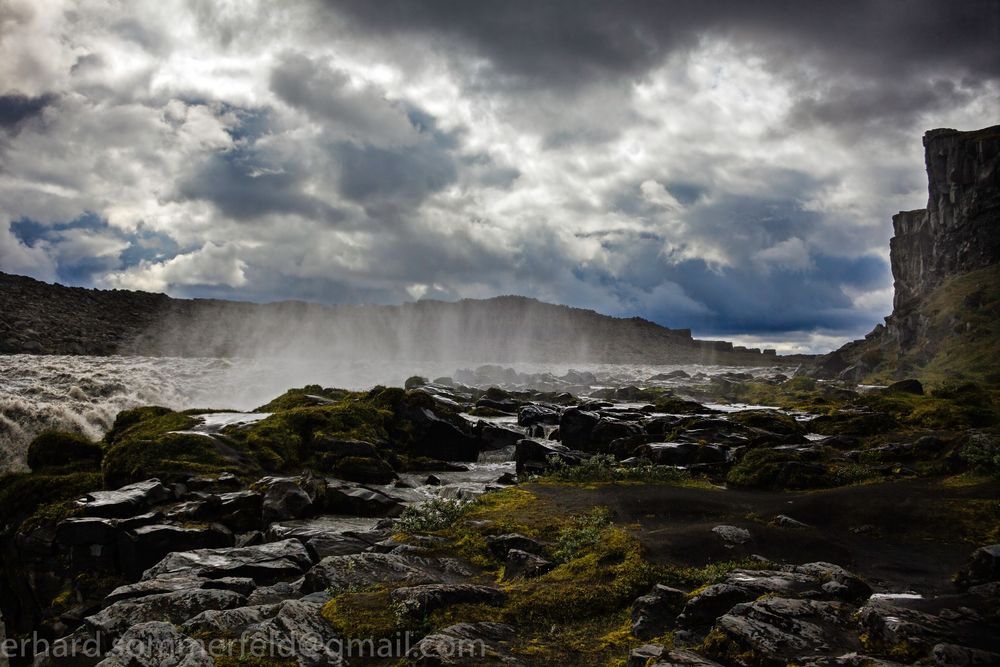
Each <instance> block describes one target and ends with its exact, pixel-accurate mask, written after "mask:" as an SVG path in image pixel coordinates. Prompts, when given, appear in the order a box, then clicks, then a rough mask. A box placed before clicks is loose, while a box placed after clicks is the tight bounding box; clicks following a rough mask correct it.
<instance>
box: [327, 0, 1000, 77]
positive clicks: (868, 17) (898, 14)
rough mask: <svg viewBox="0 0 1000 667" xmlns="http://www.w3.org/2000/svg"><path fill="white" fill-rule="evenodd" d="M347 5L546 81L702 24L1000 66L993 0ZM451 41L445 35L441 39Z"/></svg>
mask: <svg viewBox="0 0 1000 667" xmlns="http://www.w3.org/2000/svg"><path fill="white" fill-rule="evenodd" d="M322 4H324V5H325V6H326V7H327V8H329V9H331V10H332V11H333V12H334V13H335V14H336V15H337V16H338V17H349V18H350V20H351V21H353V22H354V23H356V24H357V25H358V26H360V27H362V28H363V29H365V30H369V31H374V32H376V33H382V34H386V35H399V34H403V33H432V34H435V35H437V36H439V37H441V38H444V39H449V40H452V41H454V42H455V43H457V44H459V45H461V46H464V47H466V48H469V49H471V50H473V51H475V52H476V53H477V54H479V55H482V56H485V57H486V58H488V59H489V60H490V61H491V63H492V64H493V65H494V67H495V68H496V69H497V70H498V71H499V72H500V73H503V74H508V75H511V76H515V77H517V78H520V79H522V80H523V81H525V82H534V83H536V84H540V85H546V86H552V85H560V84H566V85H580V84H585V83H588V82H591V81H593V80H594V78H595V77H596V78H606V77H621V76H637V75H641V74H642V73H643V72H644V71H645V70H647V69H648V68H649V67H651V66H653V65H656V64H658V63H659V62H660V61H661V60H662V58H663V57H664V56H665V55H666V54H668V53H670V52H672V51H675V50H679V49H683V48H685V47H689V46H692V45H693V44H695V43H696V42H697V40H698V39H699V38H700V37H701V36H703V35H705V34H715V35H719V36H723V37H730V38H737V39H748V40H752V41H757V42H758V43H760V44H767V45H768V47H769V48H774V47H775V46H777V47H779V48H781V49H782V50H781V51H780V52H781V54H782V55H783V56H792V55H794V54H795V53H798V54H800V55H803V54H805V55H813V54H819V55H821V56H822V57H823V58H824V59H825V60H827V61H828V62H830V63H831V64H836V65H839V66H840V67H846V68H848V69H850V70H852V71H853V72H854V73H859V74H864V75H871V76H887V75H890V74H893V73H897V74H898V73H900V72H916V71H921V70H924V69H926V68H927V67H928V66H930V67H932V68H933V69H935V70H938V69H941V70H951V71H952V72H967V73H968V74H970V75H972V76H974V77H977V78H992V77H995V76H997V75H998V73H1000V50H998V49H997V48H996V43H997V40H1000V4H998V3H997V2H996V1H995V0H970V1H968V2H940V1H939V0H900V1H898V2H867V1H864V0H853V1H851V0H848V1H846V2H836V3H833V2H827V3H812V2H800V1H798V0H770V1H763V2H723V1H721V0H680V1H674V2H662V1H659V0H622V1H619V2H604V1H602V0H558V1H552V2H536V1H534V0H511V1H508V2H499V3H479V2H466V1H465V0H387V1H385V2H377V3H373V2H367V1H366V0H326V1H325V2H323V3H322ZM441 46H442V47H444V45H441Z"/></svg>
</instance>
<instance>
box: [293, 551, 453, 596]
mask: <svg viewBox="0 0 1000 667" xmlns="http://www.w3.org/2000/svg"><path fill="white" fill-rule="evenodd" d="M472 575H473V572H472V571H471V570H469V569H468V567H466V566H465V565H464V564H462V563H461V562H460V561H458V560H456V559H454V558H424V557H421V556H414V555H411V554H396V553H363V554H355V555H350V556H330V557H329V558H324V559H323V560H321V561H320V562H319V563H318V564H317V565H316V566H315V567H313V568H312V569H311V570H310V571H309V572H308V573H307V574H306V577H305V583H304V585H303V591H304V592H306V593H312V592H316V591H323V590H330V591H333V592H338V591H344V590H349V589H353V588H360V587H365V586H373V585H375V584H392V583H406V584H410V585H421V584H444V583H452V584H457V583H462V582H463V581H464V580H466V579H467V578H468V577H471V576H472Z"/></svg>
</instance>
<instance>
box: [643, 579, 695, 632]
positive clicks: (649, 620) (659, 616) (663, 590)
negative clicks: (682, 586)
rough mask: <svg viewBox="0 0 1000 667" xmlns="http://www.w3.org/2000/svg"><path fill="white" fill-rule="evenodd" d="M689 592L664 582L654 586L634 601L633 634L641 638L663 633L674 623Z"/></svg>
mask: <svg viewBox="0 0 1000 667" xmlns="http://www.w3.org/2000/svg"><path fill="white" fill-rule="evenodd" d="M686 599H687V594H686V593H685V592H684V591H681V590H678V589H676V588H671V587H669V586H664V585H663V584H657V585H655V586H653V589H652V590H651V591H649V592H648V593H646V594H645V595H643V596H641V597H639V598H636V600H635V602H633V603H632V634H633V635H635V636H636V637H638V638H639V639H651V638H652V637H656V636H658V635H662V634H663V633H664V632H666V631H667V630H669V629H670V628H671V626H672V625H673V621H674V619H675V618H676V617H677V612H679V611H680V609H681V607H683V606H684V601H685V600H686Z"/></svg>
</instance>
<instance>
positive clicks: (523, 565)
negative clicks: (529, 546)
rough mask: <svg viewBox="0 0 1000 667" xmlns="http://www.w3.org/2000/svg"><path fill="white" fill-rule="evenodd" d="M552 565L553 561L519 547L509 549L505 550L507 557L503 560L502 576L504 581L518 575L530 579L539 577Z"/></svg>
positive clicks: (515, 577) (552, 566) (553, 565)
mask: <svg viewBox="0 0 1000 667" xmlns="http://www.w3.org/2000/svg"><path fill="white" fill-rule="evenodd" d="M554 567H555V564H554V563H552V562H551V561H549V560H546V559H544V558H542V557H541V556H536V555H535V554H533V553H528V552H527V551H522V550H520V549H511V550H510V551H508V552H507V559H506V561H505V562H504V569H503V578H504V580H505V581H510V580H511V579H517V578H518V577H524V578H525V579H530V578H532V577H539V576H541V575H543V574H545V573H546V572H548V571H549V570H551V569H552V568H554Z"/></svg>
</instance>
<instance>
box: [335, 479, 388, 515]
mask: <svg viewBox="0 0 1000 667" xmlns="http://www.w3.org/2000/svg"><path fill="white" fill-rule="evenodd" d="M323 509H324V511H325V512H326V513H328V514H344V515H350V516H364V517H395V516H399V515H400V514H402V513H403V509H404V506H403V503H402V501H401V500H400V499H399V498H395V497H393V496H390V495H389V494H387V493H384V492H382V491H378V490H376V489H371V488H368V487H366V486H361V485H358V484H352V483H350V482H344V481H343V480H339V479H328V480H327V481H326V499H325V502H324V507H323Z"/></svg>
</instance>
